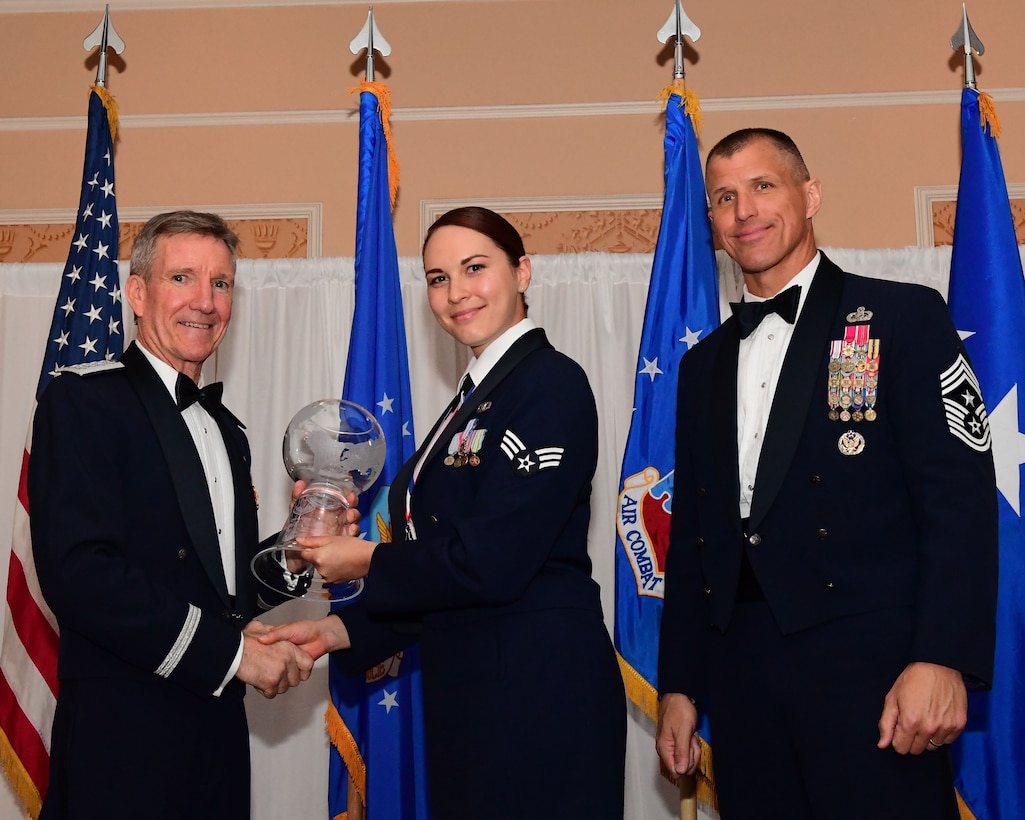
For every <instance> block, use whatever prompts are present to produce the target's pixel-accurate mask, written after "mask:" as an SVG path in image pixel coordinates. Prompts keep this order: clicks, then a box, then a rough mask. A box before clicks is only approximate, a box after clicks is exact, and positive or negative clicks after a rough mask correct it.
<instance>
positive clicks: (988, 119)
mask: <svg viewBox="0 0 1025 820" xmlns="http://www.w3.org/2000/svg"><path fill="white" fill-rule="evenodd" d="M979 119H980V120H981V121H982V130H983V131H985V130H986V126H987V125H988V126H989V133H990V135H992V136H993V137H999V136H1000V118H999V117H998V116H997V107H996V105H995V104H994V102H993V98H992V97H991V96H990V95H989V94H987V93H986V92H985V91H983V92H981V93H980V94H979Z"/></svg>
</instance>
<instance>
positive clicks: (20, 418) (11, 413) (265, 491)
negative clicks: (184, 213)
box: [0, 248, 950, 820]
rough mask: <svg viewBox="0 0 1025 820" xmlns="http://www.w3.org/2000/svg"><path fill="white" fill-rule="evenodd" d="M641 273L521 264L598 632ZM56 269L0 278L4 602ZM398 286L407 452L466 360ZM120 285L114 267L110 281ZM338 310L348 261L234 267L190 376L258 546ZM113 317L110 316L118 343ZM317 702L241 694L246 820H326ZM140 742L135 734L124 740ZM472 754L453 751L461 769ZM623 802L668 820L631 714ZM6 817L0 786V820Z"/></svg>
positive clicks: (339, 328) (887, 259)
mask: <svg viewBox="0 0 1025 820" xmlns="http://www.w3.org/2000/svg"><path fill="white" fill-rule="evenodd" d="M827 253H829V255H830V256H831V258H832V259H833V260H834V261H835V262H837V264H839V265H840V266H841V267H842V268H844V269H845V270H851V271H855V272H859V273H864V274H866V275H871V276H878V277H882V278H889V279H899V280H905V281H913V282H919V283H921V284H925V285H930V286H932V287H935V288H936V289H937V290H939V291H940V292H941V293H943V294H946V285H947V275H948V271H949V266H950V249H949V248H935V249H932V248H930V249H920V248H907V249H904V250H863V251H852V250H842V249H833V250H830V249H827ZM651 261H652V258H651V256H650V255H647V254H632V255H619V254H581V255H560V256H539V257H535V258H534V260H533V262H534V278H533V283H532V285H531V287H530V290H529V291H528V293H527V296H528V300H529V303H530V315H531V317H532V318H533V319H534V320H535V321H537V322H538V323H539V324H540V325H542V326H543V327H544V328H545V329H546V330H547V332H548V335H549V338H550V339H551V341H552V343H553V344H554V345H555V346H556V347H557V348H559V349H560V350H562V351H563V352H565V353H567V354H568V355H570V356H572V357H573V358H574V359H576V360H577V361H578V362H580V364H581V365H582V366H583V367H584V369H585V370H586V371H587V374H588V376H589V378H590V381H591V387H592V389H593V390H594V393H595V396H596V398H597V403H598V413H599V418H600V424H601V428H600V429H601V432H600V447H601V450H600V455H599V461H598V470H597V474H596V475H595V479H594V494H593V498H592V509H593V514H592V521H591V534H590V554H591V559H592V561H593V562H594V577H595V579H596V580H597V581H598V582H599V583H600V584H601V588H602V605H603V606H604V610H605V618H606V623H607V624H608V626H609V629H610V631H611V629H612V619H613V613H614V602H613V598H612V596H613V588H614V533H615V530H614V510H615V497H616V491H617V485H618V480H619V468H620V460H621V458H622V453H623V448H624V446H625V442H626V436H627V432H628V425H629V421H630V412H631V403H632V398H633V395H632V394H633V383H634V367H635V364H636V359H637V346H638V342H639V339H640V333H641V325H642V321H643V317H644V306H645V298H646V295H647V285H648V276H649V273H650V270H651ZM719 263H720V284H721V301H722V305H723V307H724V308H725V309H726V310H728V306H727V302H728V301H729V300H730V299H734V300H735V299H736V298H737V295H738V293H739V287H740V277H739V274H738V273H737V271H736V270H735V268H734V267H733V264H732V262H730V260H729V259H728V258H726V257H725V256H723V255H722V254H720V257H719ZM61 269H62V266H60V265H32V264H18V265H0V321H2V324H0V366H2V370H0V589H4V590H6V587H7V581H6V579H7V567H8V551H9V549H10V537H11V527H12V518H13V510H14V505H15V500H16V492H17V483H18V474H19V470H20V466H21V456H22V450H23V447H24V444H25V434H26V431H27V429H28V422H29V416H30V414H31V412H32V409H33V404H34V398H33V392H34V390H35V385H36V381H37V379H38V377H39V369H40V362H41V356H42V351H43V348H44V344H45V341H46V334H47V332H48V330H49V327H50V320H51V317H52V313H53V308H54V299H55V298H56V293H57V288H58V281H59V277H60V274H61ZM400 270H401V275H402V295H403V306H404V309H405V317H406V334H407V341H408V346H409V366H410V381H411V386H412V396H413V407H414V410H415V420H414V423H415V432H416V434H417V441H418V442H419V441H420V440H421V439H422V437H423V436H424V435H425V434H426V433H427V432H428V431H429V429H430V426H431V424H432V422H433V421H434V419H435V418H436V416H437V414H438V413H439V412H440V411H441V409H442V408H443V407H444V405H445V403H446V402H447V400H448V398H449V397H450V396H451V394H452V392H453V390H454V389H455V386H456V380H457V379H458V377H459V375H460V374H461V373H462V370H463V367H464V365H465V362H466V354H465V352H464V351H463V350H462V349H461V348H460V347H459V346H458V345H456V344H455V343H454V342H453V341H452V340H451V339H450V338H449V337H448V336H446V335H445V334H444V333H443V332H442V331H441V330H440V329H439V328H438V327H437V326H436V324H435V322H434V319H433V317H432V316H431V314H430V311H429V310H428V308H427V303H426V296H425V287H424V282H423V269H422V267H421V265H420V260H419V259H415V258H404V259H401V260H400ZM126 275H127V270H126V268H125V267H124V266H123V267H122V278H124V276H126ZM352 309H353V266H352V259H349V258H335V259H313V260H283V261H249V260H243V261H241V262H240V263H239V270H238V286H237V290H236V302H235V308H234V315H233V319H232V325H231V329H230V331H229V332H228V336H227V338H226V339H225V342H224V344H223V345H222V346H221V349H220V351H219V352H218V354H217V356H216V360H215V361H210V362H208V363H207V367H206V369H205V371H204V376H205V378H206V379H207V380H208V381H213V380H223V381H224V382H225V403H226V404H227V405H228V406H229V407H230V408H231V409H232V410H233V411H234V412H235V414H236V415H238V416H239V417H240V418H241V419H243V420H244V421H245V423H246V424H247V425H248V434H249V440H250V443H251V445H252V449H253V460H254V475H253V478H254V481H255V483H256V486H257V489H258V490H259V493H260V499H261V505H260V527H261V534H262V535H269V534H270V533H272V532H274V531H276V530H277V529H279V528H280V527H281V525H282V524H283V523H284V520H285V516H286V513H287V510H288V502H289V488H290V481H289V479H288V476H287V474H286V473H285V470H284V467H283V466H282V463H281V437H282V433H283V432H284V429H285V426H286V424H287V423H288V421H289V419H290V418H291V417H292V415H293V414H294V413H295V412H296V411H297V410H298V409H299V408H300V407H302V406H303V405H305V404H307V403H309V402H311V401H313V400H315V399H320V398H329V397H337V396H338V395H339V394H340V392H341V387H342V380H343V377H344V373H345V359H346V350H347V347H348V342H349V331H350V321H351V316H352ZM128 314H129V311H128V310H127V309H126V325H127V333H128V337H129V339H130V338H131V336H132V335H133V333H132V323H131V320H130V318H129V315H128ZM111 446H117V442H112V443H111ZM117 503H118V499H116V498H112V499H110V504H111V505H112V507H113V506H114V505H116V504H117ZM318 606H319V605H316V604H306V603H303V602H294V603H291V604H287V605H285V606H284V607H281V608H279V609H278V610H275V611H274V612H273V613H271V614H270V615H269V616H267V620H271V621H274V622H283V621H286V620H291V619H295V618H300V617H309V616H311V615H313V616H319V614H320V612H321V610H320V609H318ZM0 617H3V610H2V608H0ZM326 692H327V669H326V666H325V664H324V662H323V661H322V662H320V663H318V665H317V667H316V669H315V671H314V674H313V677H312V678H311V679H310V681H308V682H307V683H305V684H303V685H302V686H300V687H299V688H298V689H293V690H292V691H290V692H288V693H287V694H285V695H283V696H280V697H278V698H275V699H274V700H265V699H264V698H262V697H260V696H259V695H257V694H255V693H253V692H250V693H249V695H248V697H247V698H246V701H247V703H248V709H249V715H250V721H251V733H252V757H253V817H254V820H280V818H283V817H294V818H303V819H304V820H305V819H306V818H311V819H315V818H325V817H327V759H328V754H327V739H326V737H325V734H324V730H323V715H324V709H325V706H326ZM555 695H556V693H553V696H555ZM552 730H553V731H558V727H552ZM140 731H145V727H142V726H140ZM479 752H480V750H473V749H468V750H467V754H476V753H479ZM582 753H584V754H586V750H582ZM0 780H2V778H0ZM525 785H526V784H525ZM526 787H529V785H526ZM626 795H627V797H626V809H625V813H624V816H625V817H626V818H628V819H629V820H649V819H650V820H656V819H657V820H662V818H665V820H669V818H673V817H676V816H678V808H677V804H676V793H675V789H674V788H673V787H672V786H670V785H669V784H668V783H667V782H666V781H664V780H663V779H662V778H661V777H660V775H659V773H658V764H657V758H656V756H655V752H654V727H653V726H652V725H651V724H650V722H649V721H648V720H647V719H646V718H644V717H643V716H641V715H640V713H639V712H637V711H636V710H632V711H631V713H630V728H629V740H628V751H627V765H626ZM20 816H23V815H22V814H20V813H19V812H18V810H17V808H16V803H15V800H14V797H13V794H12V792H11V790H10V788H9V786H8V785H7V783H6V781H5V780H4V781H3V784H2V785H0V817H12V818H13V817H20Z"/></svg>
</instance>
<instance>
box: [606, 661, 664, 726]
mask: <svg viewBox="0 0 1025 820" xmlns="http://www.w3.org/2000/svg"><path fill="white" fill-rule="evenodd" d="M616 660H617V661H619V673H620V674H621V675H622V676H623V685H624V686H625V687H626V696H627V698H629V699H630V701H631V702H632V703H635V704H637V706H638V707H639V708H640V710H641V711H642V712H644V714H646V715H647V716H648V717H649V718H650V719H651V720H658V693H657V692H656V691H655V689H654V687H653V686H652V685H651V684H650V683H648V682H647V681H646V680H645V679H644V677H643V676H642V675H641V673H640V672H638V671H637V670H636V669H634V668H633V667H632V666H630V664H628V663H627V662H626V660H624V658H623V656H622V655H620V654H619V653H618V652H617V653H616Z"/></svg>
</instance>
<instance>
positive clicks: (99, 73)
mask: <svg viewBox="0 0 1025 820" xmlns="http://www.w3.org/2000/svg"><path fill="white" fill-rule="evenodd" d="M82 46H83V47H84V48H85V50H86V51H92V50H93V49H94V48H96V47H97V46H99V49H100V63H99V65H98V66H96V85H98V86H100V88H103V87H104V86H106V84H107V49H108V48H112V49H114V51H115V52H116V53H117V54H120V53H121V52H122V51H124V50H125V41H124V40H122V39H121V38H120V37H119V36H118V33H117V32H116V31H115V30H114V24H113V23H111V22H110V6H109V5H108V6H106V7H105V9H104V12H103V19H102V20H100V24H99V25H98V26H97V27H96V28H95V30H94V31H93V33H92V34H90V35H89V36H88V37H86V38H85V40H83V41H82Z"/></svg>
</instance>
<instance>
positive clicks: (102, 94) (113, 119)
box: [89, 85, 118, 142]
mask: <svg viewBox="0 0 1025 820" xmlns="http://www.w3.org/2000/svg"><path fill="white" fill-rule="evenodd" d="M89 90H90V91H95V92H96V93H97V94H98V95H99V98H100V100H101V101H102V102H103V107H104V108H106V109H107V124H108V125H109V126H110V141H111V142H114V141H115V140H117V123H118V118H117V100H115V99H114V95H113V94H111V93H110V92H109V91H107V89H106V88H104V87H103V86H102V85H94V86H93V87H92V88H90V89H89Z"/></svg>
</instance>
